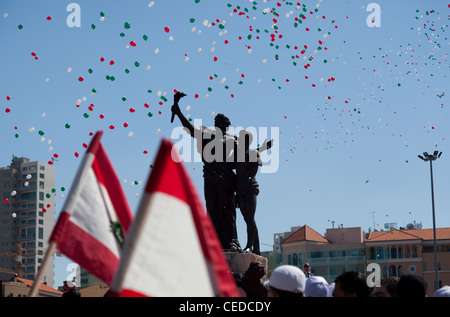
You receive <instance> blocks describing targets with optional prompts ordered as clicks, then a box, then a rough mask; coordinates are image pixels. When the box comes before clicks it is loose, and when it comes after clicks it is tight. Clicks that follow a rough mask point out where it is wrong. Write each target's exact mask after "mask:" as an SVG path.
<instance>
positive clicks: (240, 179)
mask: <svg viewBox="0 0 450 317" xmlns="http://www.w3.org/2000/svg"><path fill="white" fill-rule="evenodd" d="M252 140H253V136H252V135H251V133H249V132H248V131H245V130H242V131H240V133H239V137H238V148H237V151H236V154H235V160H236V161H235V162H236V163H235V168H236V175H237V186H236V196H237V200H238V206H239V209H240V210H241V213H242V216H243V217H244V221H245V223H246V225H247V245H246V246H245V248H244V252H252V253H255V254H258V255H260V254H261V252H260V248H259V235H258V228H257V226H256V222H255V212H256V200H257V199H256V197H257V196H258V194H259V185H258V182H257V181H256V179H255V175H256V173H257V172H258V167H259V166H261V165H262V162H261V158H260V153H261V152H263V151H265V150H267V149H269V148H270V147H271V146H272V140H271V141H269V142H266V141H264V143H263V145H262V146H261V147H260V148H257V149H251V148H250V144H251V143H252Z"/></svg>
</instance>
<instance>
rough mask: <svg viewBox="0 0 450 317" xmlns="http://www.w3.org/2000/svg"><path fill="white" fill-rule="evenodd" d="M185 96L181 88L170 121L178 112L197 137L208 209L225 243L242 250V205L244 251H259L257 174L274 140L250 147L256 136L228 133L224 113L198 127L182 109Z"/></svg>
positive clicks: (221, 239) (227, 246) (191, 133)
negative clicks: (238, 217)
mask: <svg viewBox="0 0 450 317" xmlns="http://www.w3.org/2000/svg"><path fill="white" fill-rule="evenodd" d="M184 96H186V95H185V94H184V93H182V92H177V93H176V94H175V96H174V104H173V106H172V109H171V110H172V118H171V122H173V119H174V117H175V115H177V116H178V118H179V119H180V121H181V124H182V125H183V127H185V128H186V129H187V130H188V132H189V134H190V135H191V136H192V137H193V138H195V139H196V140H197V150H198V152H199V153H200V155H201V157H202V161H203V163H204V165H203V178H204V194H205V201H206V209H207V211H208V213H209V216H210V218H211V221H212V223H213V224H214V227H215V229H216V232H217V235H218V237H219V239H220V242H221V244H222V247H223V249H225V250H231V251H237V252H242V249H241V247H240V244H239V241H238V237H237V231H236V207H237V206H239V208H240V210H241V213H242V216H243V217H244V220H245V223H246V225H247V245H246V246H245V248H244V251H245V252H252V253H255V254H258V255H259V254H260V247H259V235H258V228H257V226H256V222H255V212H256V196H257V195H258V194H259V185H258V183H257V182H256V180H255V175H256V173H257V172H258V167H259V166H261V165H262V162H261V158H260V153H261V152H263V151H265V150H267V149H269V148H270V147H271V146H272V141H273V140H271V141H269V142H266V141H264V143H263V145H262V146H261V147H259V148H257V149H250V144H251V142H252V139H253V136H252V135H251V134H250V133H249V132H247V131H245V130H242V131H241V132H240V134H239V137H238V138H237V137H235V136H232V135H229V134H227V133H226V131H227V130H228V127H229V126H230V120H229V119H228V118H227V117H226V116H225V115H223V114H221V113H219V114H218V115H217V116H216V117H215V119H214V125H215V128H214V129H209V128H206V127H204V126H202V127H201V128H200V129H196V128H195V127H194V126H193V125H192V124H191V123H190V122H189V120H188V119H186V117H185V116H184V115H183V114H182V113H181V110H180V107H179V105H178V102H179V101H180V99H181V98H183V97H184ZM233 169H235V170H236V174H235V173H234V172H233ZM235 193H236V194H235Z"/></svg>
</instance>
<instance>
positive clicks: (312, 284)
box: [305, 276, 330, 297]
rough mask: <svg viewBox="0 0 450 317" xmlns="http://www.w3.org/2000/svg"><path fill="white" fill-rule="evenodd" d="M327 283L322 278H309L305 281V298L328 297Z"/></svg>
mask: <svg viewBox="0 0 450 317" xmlns="http://www.w3.org/2000/svg"><path fill="white" fill-rule="evenodd" d="M329 288H330V287H329V285H328V282H327V281H326V280H325V279H324V278H323V277H322V276H310V277H309V278H307V279H306V287H305V295H306V297H328V291H329Z"/></svg>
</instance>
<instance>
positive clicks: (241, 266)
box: [224, 251, 268, 275]
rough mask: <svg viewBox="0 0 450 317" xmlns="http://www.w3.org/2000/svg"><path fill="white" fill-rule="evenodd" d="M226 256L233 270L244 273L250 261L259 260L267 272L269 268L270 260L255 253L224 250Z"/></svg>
mask: <svg viewBox="0 0 450 317" xmlns="http://www.w3.org/2000/svg"><path fill="white" fill-rule="evenodd" d="M224 255H225V258H226V260H227V262H228V265H229V266H230V269H231V272H233V273H240V274H244V273H245V272H246V271H247V269H248V267H249V266H250V263H252V262H258V263H260V264H261V265H262V266H263V267H264V269H265V272H266V275H267V269H268V261H267V259H266V258H265V257H263V256H260V255H257V254H254V253H239V252H226V251H224Z"/></svg>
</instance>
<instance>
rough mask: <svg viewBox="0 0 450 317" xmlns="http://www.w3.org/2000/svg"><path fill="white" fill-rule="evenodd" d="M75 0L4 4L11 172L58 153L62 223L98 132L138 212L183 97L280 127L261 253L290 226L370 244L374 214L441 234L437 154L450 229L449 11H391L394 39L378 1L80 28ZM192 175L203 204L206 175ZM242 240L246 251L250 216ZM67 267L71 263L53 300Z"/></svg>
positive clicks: (167, 15) (151, 17)
mask: <svg viewBox="0 0 450 317" xmlns="http://www.w3.org/2000/svg"><path fill="white" fill-rule="evenodd" d="M69 3H71V2H70V1H58V2H56V1H39V2H36V1H11V0H2V1H1V2H0V47H1V50H0V69H1V75H0V135H1V139H0V144H1V147H2V149H3V150H2V151H1V153H0V159H1V162H2V163H1V164H2V166H5V165H8V164H9V163H10V160H11V155H16V156H25V157H29V158H30V159H32V160H39V161H44V162H47V161H49V160H50V159H51V158H52V156H53V155H54V154H57V155H58V161H57V162H55V165H56V193H55V195H56V205H55V208H56V212H57V215H58V213H59V211H60V209H61V208H62V206H63V204H64V200H65V196H66V195H67V193H68V190H69V189H70V186H71V183H72V180H73V177H74V175H75V172H76V170H77V168H78V166H79V163H80V162H81V156H82V155H83V153H84V150H85V149H84V147H83V143H89V141H90V139H91V136H90V135H89V133H90V132H93V133H95V132H96V131H98V130H103V131H104V136H103V138H102V142H103V145H104V147H105V148H106V151H107V152H108V154H109V156H110V159H111V161H112V163H113V164H114V166H115V168H116V172H117V174H118V177H119V179H121V180H122V181H123V187H124V190H125V192H126V194H127V197H128V201H129V203H130V206H131V208H132V210H133V211H136V209H137V206H138V203H139V200H140V194H141V193H142V190H143V187H144V185H145V183H146V180H147V177H148V175H149V173H150V170H151V169H150V165H151V164H152V163H153V160H154V158H155V157H156V153H157V149H158V145H159V142H160V141H161V139H162V138H163V137H168V138H170V136H171V133H172V131H173V129H174V128H176V127H177V126H178V125H179V122H178V121H176V122H175V123H174V124H170V106H171V104H172V98H173V91H174V89H178V90H180V91H183V92H185V93H186V94H187V96H186V97H185V98H184V99H182V101H181V103H180V106H181V109H182V111H183V113H185V114H189V116H190V117H191V118H193V119H201V120H202V123H203V125H206V126H212V125H213V119H214V116H215V114H217V113H225V114H226V115H227V116H228V117H229V118H230V120H231V124H232V126H233V127H243V128H248V127H256V128H257V129H258V128H261V127H262V128H267V129H268V130H269V131H270V128H271V127H276V128H278V129H279V135H277V136H271V135H270V133H269V134H268V137H274V138H275V139H276V140H278V142H279V167H278V170H277V171H276V172H275V173H260V174H258V175H257V180H258V182H259V184H260V194H259V196H258V206H257V212H256V221H257V225H258V228H259V234H260V240H261V242H262V245H261V247H262V250H270V249H271V245H272V243H273V234H274V233H278V232H284V231H289V230H290V227H291V226H297V225H304V224H307V225H309V226H310V227H312V228H313V229H315V230H316V231H318V232H319V233H321V234H324V233H325V231H326V229H327V228H331V221H335V225H339V224H343V225H344V226H345V227H362V228H363V229H365V230H366V231H367V230H368V228H369V227H373V224H374V219H373V215H374V216H375V227H376V229H382V228H383V227H384V223H391V222H395V223H397V224H398V226H405V225H406V224H407V223H410V222H413V221H417V222H421V223H422V225H423V227H424V228H431V227H432V217H431V194H430V170H429V165H428V164H427V163H424V162H423V161H421V160H420V159H419V158H418V157H417V155H418V154H422V153H423V152H424V151H428V152H433V151H434V150H438V151H442V152H443V154H442V157H441V158H440V159H439V160H437V161H436V162H435V164H434V165H433V167H434V181H435V182H434V185H435V206H436V222H437V226H438V227H449V226H450V213H449V208H450V196H449V195H448V193H447V191H448V190H449V188H450V184H449V181H448V177H446V175H448V174H449V173H450V164H448V162H449V161H448V158H447V156H448V155H449V154H448V153H450V152H449V151H448V149H449V144H448V139H447V138H448V137H449V136H448V135H449V133H448V132H449V127H448V124H447V122H448V116H449V114H448V110H447V107H448V101H447V99H448V96H447V94H448V91H447V89H448V87H449V84H450V80H449V77H448V76H449V64H448V47H449V40H448V32H449V30H448V23H449V21H448V16H449V10H450V9H449V7H448V6H449V5H448V3H446V2H444V1H427V2H424V1H377V2H376V3H377V4H379V6H380V8H381V25H380V27H369V26H368V24H367V21H366V19H367V16H368V15H369V14H370V13H371V12H368V11H367V10H366V9H367V6H368V5H369V3H370V1H367V2H364V1H306V2H303V1H301V2H300V5H297V3H298V2H295V1H294V2H287V1H281V0H279V1H273V0H271V1H262V0H260V1H257V2H250V1H244V0H242V1H232V0H230V1H206V0H200V1H195V0H188V1H175V0H170V1H168V0H166V1H161V0H159V1H158V0H155V1H140V0H138V1H103V0H98V1H77V2H75V3H77V4H79V6H80V9H81V15H80V17H81V26H80V27H69V26H68V24H67V17H68V16H69V14H70V13H71V12H68V11H66V8H67V6H68V5H69ZM274 12H275V13H274ZM276 14H277V15H276ZM102 16H103V18H102ZM47 17H50V18H49V19H48V18H47ZM296 18H297V19H298V20H299V21H301V23H300V22H299V21H296ZM274 19H275V20H274ZM126 23H128V24H129V28H128V27H127V26H128V25H127V24H126ZM369 24H370V23H369ZM19 26H22V27H21V28H19ZM166 28H167V29H166ZM272 36H273V37H272ZM272 39H273V40H272ZM131 41H134V43H135V44H136V46H131V45H130V43H131ZM303 50H304V52H303ZM34 55H35V56H37V58H38V59H36V58H35V56H34ZM101 58H104V61H103V62H102V61H101ZM111 61H113V63H112V64H113V65H110V63H111ZM136 62H137V64H136ZM127 70H128V71H127ZM107 76H109V77H107ZM111 76H113V77H114V80H111ZM80 77H83V81H80V80H79V78H80ZM107 78H109V79H107ZM94 91H95V93H94ZM197 95H198V97H196V96H197ZM164 96H165V97H166V98H167V101H165V100H164V98H161V97H164ZM8 97H9V100H8ZM160 103H161V104H160ZM91 104H93V106H91V110H90V109H89V106H90V105H91ZM146 104H147V105H148V107H147V106H146ZM77 105H78V106H77ZM131 108H133V109H134V112H131V111H130V109H131ZM7 109H8V110H7ZM150 112H151V114H150V115H149V113H150ZM102 115H103V118H101V116H102ZM124 123H127V127H124ZM66 124H68V126H67V127H66ZM69 125H70V126H69ZM110 126H114V128H113V129H111V128H110ZM33 129H34V130H33ZM30 131H32V132H30ZM38 131H43V132H44V137H45V141H44V142H42V141H41V135H39V134H38ZM48 140H51V144H48ZM176 141H177V140H174V142H176ZM258 141H259V142H262V140H258ZM50 147H51V148H50ZM145 151H146V152H145ZM75 152H78V153H79V156H78V157H76V156H75V154H74V153H75ZM185 164H186V167H187V169H188V171H189V173H190V175H191V176H192V178H193V180H194V182H195V184H196V187H197V190H198V192H199V194H200V196H201V197H202V198H203V178H202V164H201V163H198V162H186V163H185ZM134 182H137V185H135V184H134ZM62 187H64V188H65V190H64V191H63V190H62ZM373 212H375V213H374V214H373ZM238 215H239V211H238ZM238 230H239V232H238V233H239V238H240V240H241V243H242V244H245V242H246V237H245V230H246V229H245V224H244V222H243V220H242V217H241V216H240V215H239V217H238ZM69 262H70V261H66V259H61V258H57V262H56V269H57V274H56V282H55V287H57V286H59V285H61V283H62V280H64V279H65V277H66V276H67V274H68V273H67V272H65V270H66V265H67V263H69Z"/></svg>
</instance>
